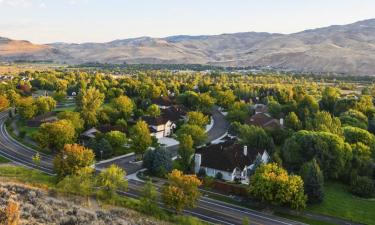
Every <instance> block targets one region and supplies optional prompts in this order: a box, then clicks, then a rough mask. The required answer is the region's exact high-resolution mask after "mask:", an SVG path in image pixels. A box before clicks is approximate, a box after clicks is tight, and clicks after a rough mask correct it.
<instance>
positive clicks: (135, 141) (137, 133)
mask: <svg viewBox="0 0 375 225" xmlns="http://www.w3.org/2000/svg"><path fill="white" fill-rule="evenodd" d="M130 133H131V140H132V141H131V148H132V149H133V151H134V152H135V153H136V154H141V155H142V156H143V154H144V153H145V152H146V150H147V149H148V148H149V147H150V146H151V144H152V139H151V135H150V130H149V129H148V125H147V123H146V122H145V121H143V120H140V121H138V122H137V123H136V124H135V125H134V126H133V127H132V129H131V131H130Z"/></svg>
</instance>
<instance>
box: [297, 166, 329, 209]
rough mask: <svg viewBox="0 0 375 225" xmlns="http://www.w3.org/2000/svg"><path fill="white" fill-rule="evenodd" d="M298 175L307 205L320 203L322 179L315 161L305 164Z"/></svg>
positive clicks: (322, 194) (322, 193) (321, 199)
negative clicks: (305, 195) (302, 183)
mask: <svg viewBox="0 0 375 225" xmlns="http://www.w3.org/2000/svg"><path fill="white" fill-rule="evenodd" d="M300 175H301V177H302V179H303V182H304V189H305V193H306V194H307V197H308V202H309V203H320V202H322V201H323V199H324V192H323V184H324V177H323V173H322V171H321V170H320V167H319V165H318V163H317V162H316V160H315V159H313V160H312V161H310V162H307V163H305V164H304V165H303V166H302V168H301V172H300Z"/></svg>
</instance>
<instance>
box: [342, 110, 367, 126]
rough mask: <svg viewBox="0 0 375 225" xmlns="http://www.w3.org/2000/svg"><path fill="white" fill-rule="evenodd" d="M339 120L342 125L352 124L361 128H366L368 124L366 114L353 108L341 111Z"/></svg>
mask: <svg viewBox="0 0 375 225" xmlns="http://www.w3.org/2000/svg"><path fill="white" fill-rule="evenodd" d="M340 121H341V124H342V125H343V126H352V127H358V128H362V129H367V126H368V118H367V116H366V115H365V114H363V113H362V112H360V111H357V110H354V109H349V110H348V111H346V112H344V113H341V115H340Z"/></svg>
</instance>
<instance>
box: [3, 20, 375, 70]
mask: <svg viewBox="0 0 375 225" xmlns="http://www.w3.org/2000/svg"><path fill="white" fill-rule="evenodd" d="M0 60H5V61H13V60H29V61H32V60H48V61H50V60H52V61H55V62H67V63H72V64H77V63H84V62H100V63H124V62H126V63H150V64H156V63H157V64H163V63H164V64H210V65H220V66H234V67H235V66H241V67H243V66H271V67H274V68H283V69H291V70H297V71H307V72H336V73H349V74H355V75H375V65H374V64H375V19H372V20H365V21H360V22H357V23H353V24H349V25H342V26H337V25H336V26H330V27H325V28H319V29H313V30H306V31H302V32H299V33H294V34H271V33H256V32H247V33H235V34H221V35H211V36H184V35H180V36H172V37H166V38H150V37H140V38H133V39H124V40H115V41H112V42H107V43H83V44H67V43H56V44H48V45H34V44H31V43H30V42H27V41H13V40H9V39H4V38H0Z"/></svg>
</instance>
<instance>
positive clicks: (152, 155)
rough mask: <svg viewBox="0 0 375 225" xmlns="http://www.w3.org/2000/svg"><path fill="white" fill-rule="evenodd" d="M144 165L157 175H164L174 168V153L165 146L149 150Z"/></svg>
mask: <svg viewBox="0 0 375 225" xmlns="http://www.w3.org/2000/svg"><path fill="white" fill-rule="evenodd" d="M143 166H144V167H145V168H147V169H148V171H149V172H150V173H151V174H152V175H155V176H159V177H164V176H165V174H167V173H169V172H170V171H171V170H172V155H171V154H170V153H169V152H168V151H167V150H165V148H157V149H155V150H147V151H146V154H145V156H144V158H143Z"/></svg>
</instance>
